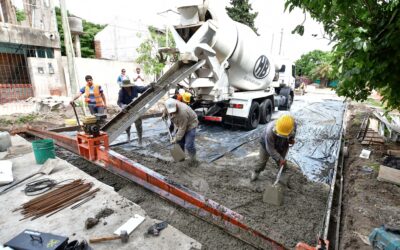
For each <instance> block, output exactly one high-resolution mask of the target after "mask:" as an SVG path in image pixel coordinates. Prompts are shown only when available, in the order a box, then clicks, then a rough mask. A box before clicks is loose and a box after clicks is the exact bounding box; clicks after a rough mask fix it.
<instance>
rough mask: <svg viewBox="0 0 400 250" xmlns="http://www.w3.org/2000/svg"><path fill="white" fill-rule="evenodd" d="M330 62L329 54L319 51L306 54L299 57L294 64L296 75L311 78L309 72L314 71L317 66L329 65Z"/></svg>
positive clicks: (330, 55) (330, 56)
mask: <svg viewBox="0 0 400 250" xmlns="http://www.w3.org/2000/svg"><path fill="white" fill-rule="evenodd" d="M331 60H332V54H331V53H330V52H324V51H321V50H313V51H310V52H308V53H307V54H304V55H301V57H300V59H298V60H297V61H296V62H295V64H296V71H297V72H296V74H297V75H303V76H307V77H312V74H311V72H312V71H313V70H315V69H316V68H317V67H318V66H319V65H323V64H330V62H331Z"/></svg>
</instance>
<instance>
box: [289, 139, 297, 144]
mask: <svg viewBox="0 0 400 250" xmlns="http://www.w3.org/2000/svg"><path fill="white" fill-rule="evenodd" d="M295 142H296V141H295V139H294V138H289V146H293V145H294V143H295Z"/></svg>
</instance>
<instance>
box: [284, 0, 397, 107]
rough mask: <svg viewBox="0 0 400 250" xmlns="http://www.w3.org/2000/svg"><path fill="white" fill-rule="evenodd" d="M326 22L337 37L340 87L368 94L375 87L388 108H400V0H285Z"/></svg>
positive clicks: (357, 95) (356, 95)
mask: <svg viewBox="0 0 400 250" xmlns="http://www.w3.org/2000/svg"><path fill="white" fill-rule="evenodd" d="M295 7H299V8H301V9H303V10H305V11H308V12H309V13H310V15H311V17H313V18H314V19H316V20H317V21H319V22H321V23H322V24H323V26H324V29H325V32H326V33H327V34H328V35H329V36H330V37H331V39H332V41H333V42H335V46H334V54H333V55H334V62H333V64H332V66H333V71H334V73H335V74H336V76H337V77H338V79H339V85H338V88H337V90H336V91H337V93H338V94H339V95H341V96H346V97H350V98H353V99H354V100H356V101H363V100H366V99H367V97H368V95H369V94H370V93H371V91H372V90H373V89H376V90H377V91H379V92H380V94H381V95H382V96H383V101H385V103H386V106H387V108H389V109H394V108H400V84H399V82H400V74H399V72H400V42H399V41H398V38H399V30H400V17H399V15H400V13H399V12H400V1H399V0H363V1H331V0H319V1H309V0H286V2H285V9H289V11H292V10H293V9H294V8H295Z"/></svg>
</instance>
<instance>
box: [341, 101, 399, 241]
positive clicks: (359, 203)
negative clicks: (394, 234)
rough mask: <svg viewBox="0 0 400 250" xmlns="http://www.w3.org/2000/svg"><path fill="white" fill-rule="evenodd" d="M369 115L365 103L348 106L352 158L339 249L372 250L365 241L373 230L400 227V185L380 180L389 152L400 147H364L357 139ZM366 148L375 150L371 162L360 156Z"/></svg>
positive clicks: (346, 175)
mask: <svg viewBox="0 0 400 250" xmlns="http://www.w3.org/2000/svg"><path fill="white" fill-rule="evenodd" d="M367 112H371V109H370V108H368V107H366V106H365V105H362V104H353V105H350V106H349V107H348V125H347V128H348V129H347V133H346V139H347V141H348V145H349V157H348V158H347V159H345V165H344V193H343V206H342V209H343V210H342V211H343V215H342V224H341V228H342V229H341V237H340V249H371V246H368V245H367V244H366V243H365V242H364V241H363V239H364V240H365V239H366V237H368V235H369V234H370V233H371V231H372V230H373V228H376V227H380V226H381V225H383V224H387V225H392V226H400V186H396V185H394V184H390V183H386V182H379V181H378V180H377V176H378V173H379V165H380V164H382V161H383V157H384V154H385V153H386V150H387V149H400V145H398V144H397V145H396V144H394V143H390V142H387V143H385V144H384V145H374V146H370V147H365V146H362V145H361V144H360V142H359V141H358V140H357V139H356V137H357V133H358V131H359V129H360V125H361V122H362V117H363V116H364V115H365V114H366V113H367ZM363 148H368V149H369V150H372V154H371V157H370V159H362V158H360V157H359V155H360V153H361V150H362V149H363Z"/></svg>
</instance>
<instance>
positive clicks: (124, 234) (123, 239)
mask: <svg viewBox="0 0 400 250" xmlns="http://www.w3.org/2000/svg"><path fill="white" fill-rule="evenodd" d="M119 239H121V242H122V243H127V242H128V240H129V235H128V232H126V231H125V230H122V231H121V233H120V235H112V236H103V237H97V238H91V239H89V243H98V242H103V241H109V240H119Z"/></svg>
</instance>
